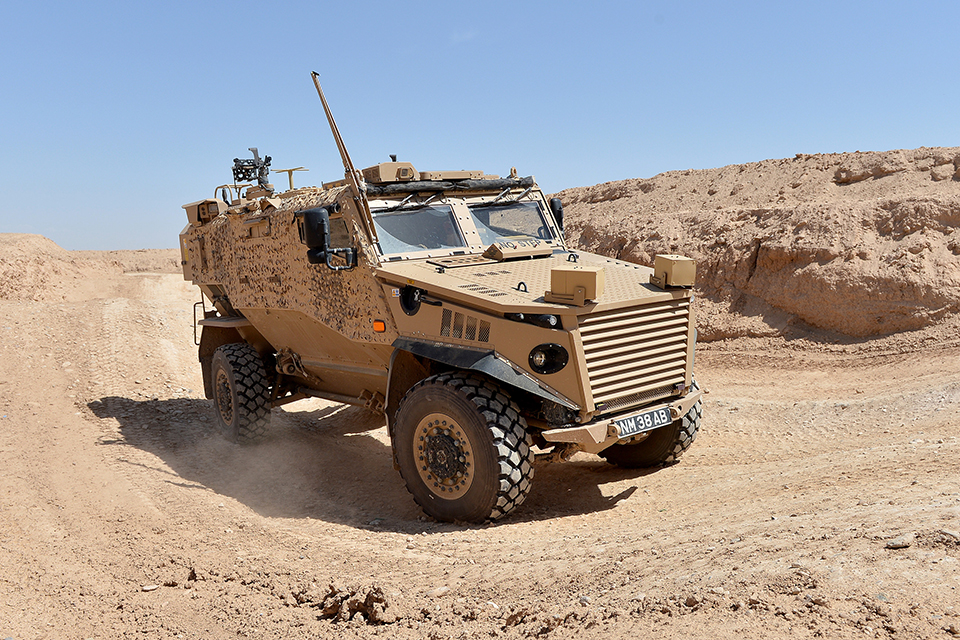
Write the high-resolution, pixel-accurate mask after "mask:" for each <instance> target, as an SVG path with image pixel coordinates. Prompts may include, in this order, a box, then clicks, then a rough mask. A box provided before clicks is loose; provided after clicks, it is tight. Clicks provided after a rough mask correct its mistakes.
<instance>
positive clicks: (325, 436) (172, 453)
mask: <svg viewBox="0 0 960 640" xmlns="http://www.w3.org/2000/svg"><path fill="white" fill-rule="evenodd" d="M88 407H89V408H90V410H91V411H92V412H93V413H94V414H95V415H96V416H97V417H98V418H100V419H102V420H105V419H110V418H112V419H114V420H116V421H117V422H118V423H119V430H120V435H121V437H120V438H115V437H109V436H105V437H103V438H101V440H100V444H101V445H103V446H117V447H124V446H126V447H134V448H136V449H140V450H142V451H146V452H148V453H151V454H153V455H155V456H157V457H158V458H160V459H161V460H162V461H163V462H164V463H165V464H166V465H167V466H168V467H169V468H170V469H171V470H172V471H173V473H174V474H176V477H172V478H171V479H169V480H167V481H168V482H170V483H171V484H174V485H177V486H179V487H187V488H192V489H196V490H201V491H203V490H205V491H212V492H214V493H216V494H219V495H223V496H228V497H231V498H233V499H236V500H237V501H239V502H241V503H242V504H244V505H246V506H247V507H249V508H251V509H253V510H254V511H256V512H257V513H258V514H260V515H262V516H265V517H275V518H312V519H317V520H323V521H327V522H336V523H341V524H347V525H350V526H355V527H358V528H364V529H375V530H395V531H400V532H405V533H406V532H419V531H423V530H425V529H427V528H431V527H435V526H436V524H435V523H434V522H433V521H432V519H430V518H429V517H427V516H424V515H423V512H422V511H421V510H420V508H419V507H418V506H417V505H416V503H415V502H414V501H413V498H412V497H411V496H410V494H409V493H408V492H407V490H406V488H405V486H404V484H403V480H402V478H401V477H400V474H399V473H398V472H397V471H396V470H395V469H394V468H393V455H392V451H391V448H390V446H389V444H388V438H387V434H386V426H385V422H384V420H383V417H382V416H381V415H379V414H375V413H372V412H370V411H367V410H365V409H361V408H358V407H351V406H345V405H344V406H340V405H337V406H327V407H323V408H321V409H317V410H313V411H301V412H287V411H283V410H278V409H275V410H274V411H273V414H272V424H271V430H270V433H269V435H268V436H267V437H266V439H265V440H264V441H263V442H260V443H257V444H253V445H244V446H241V445H236V444H233V443H230V442H228V441H227V440H225V439H224V438H223V437H222V436H221V435H220V433H219V431H218V430H217V427H216V419H215V415H214V409H213V406H212V404H211V403H210V401H208V400H202V399H196V398H174V399H169V400H137V399H132V398H125V397H120V396H108V397H104V398H101V399H100V400H95V401H92V402H90V403H89V404H88ZM122 459H123V458H122V457H121V460H122ZM130 464H137V463H133V462H131V463H130ZM535 469H536V474H535V478H534V481H533V488H532V490H531V492H530V495H529V496H528V497H527V499H526V501H525V502H524V504H523V505H522V506H521V507H520V508H519V509H518V510H517V512H516V513H515V514H512V515H511V516H509V517H507V518H505V519H504V520H503V521H500V522H499V523H498V524H504V525H507V524H509V523H511V522H527V521H537V520H545V519H551V518H556V517H563V516H570V515H579V514H584V513H592V512H597V511H603V510H606V509H611V508H613V507H615V506H616V505H617V504H618V503H619V502H621V501H623V500H625V499H628V498H629V497H630V496H631V495H632V494H633V492H634V491H636V489H637V484H639V481H640V478H641V477H642V476H643V475H646V474H648V473H650V472H651V471H649V470H623V469H618V468H616V467H613V466H611V465H608V464H606V463H604V462H602V461H600V460H584V461H580V460H576V461H572V462H566V463H545V462H538V463H536V465H535ZM631 480H633V481H636V482H637V484H634V485H633V486H630V487H628V488H626V489H623V490H621V491H620V492H619V493H617V494H615V495H612V496H605V495H603V493H602V491H601V485H604V484H609V483H614V482H622V481H631ZM447 526H452V525H447ZM466 526H470V525H466ZM458 528H460V527H458Z"/></svg>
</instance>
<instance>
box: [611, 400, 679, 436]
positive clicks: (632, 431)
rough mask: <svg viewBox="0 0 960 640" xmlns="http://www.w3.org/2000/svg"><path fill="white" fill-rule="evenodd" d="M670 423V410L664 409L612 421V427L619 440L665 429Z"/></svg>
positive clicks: (671, 420)
mask: <svg viewBox="0 0 960 640" xmlns="http://www.w3.org/2000/svg"><path fill="white" fill-rule="evenodd" d="M671 422H673V419H672V418H671V417H670V409H668V408H666V407H664V408H662V409H654V410H653V411H647V412H645V413H641V414H639V415H635V416H629V417H627V418H620V419H619V420H614V421H613V425H614V426H615V427H616V428H617V432H618V433H619V434H620V438H621V439H623V438H629V437H630V436H635V435H637V434H638V433H646V432H647V431H653V430H654V429H659V428H660V427H665V426H667V425H668V424H670V423H671Z"/></svg>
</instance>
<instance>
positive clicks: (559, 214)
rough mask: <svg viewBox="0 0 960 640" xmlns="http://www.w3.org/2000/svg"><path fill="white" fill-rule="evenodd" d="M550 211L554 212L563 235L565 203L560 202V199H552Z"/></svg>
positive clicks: (554, 217)
mask: <svg viewBox="0 0 960 640" xmlns="http://www.w3.org/2000/svg"><path fill="white" fill-rule="evenodd" d="M550 211H552V212H553V219H554V220H556V221H557V226H558V227H560V233H563V203H562V202H560V198H550Z"/></svg>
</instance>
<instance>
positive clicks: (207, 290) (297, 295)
mask: <svg viewBox="0 0 960 640" xmlns="http://www.w3.org/2000/svg"><path fill="white" fill-rule="evenodd" d="M313 78H314V84H315V85H316V89H317V92H318V94H319V96H320V99H321V102H322V104H323V107H324V110H325V112H326V115H327V120H328V123H329V125H330V128H331V131H332V132H333V136H334V139H335V141H336V143H337V146H338V149H339V151H340V154H341V157H342V159H343V163H344V168H345V179H343V180H339V181H336V182H331V183H327V184H323V185H322V186H321V187H303V188H293V180H292V172H293V171H295V170H288V171H289V173H288V178H291V179H290V180H289V183H290V188H289V189H288V190H286V191H282V192H281V191H278V190H277V189H275V188H274V186H273V185H272V184H270V183H269V182H268V176H269V165H270V162H271V158H270V157H269V156H267V157H265V158H260V156H259V153H258V152H257V150H256V149H253V148H251V151H253V156H254V157H253V158H252V159H243V160H241V159H236V160H235V161H234V181H233V183H231V184H227V185H223V186H222V187H218V188H217V189H216V190H214V194H215V195H214V197H211V198H207V199H204V200H200V201H198V202H193V203H191V204H188V205H184V209H186V212H187V218H188V219H189V224H188V225H187V227H186V228H185V229H184V230H183V232H182V233H181V235H180V245H181V252H182V264H183V273H184V277H185V278H186V279H187V280H190V281H192V282H193V283H195V284H196V285H198V286H199V288H200V290H201V292H202V294H203V296H202V300H203V302H201V303H198V305H202V318H200V319H199V321H198V324H199V325H200V330H201V332H200V338H199V341H198V344H199V358H200V366H201V369H202V372H203V383H204V391H205V393H206V396H207V397H208V398H210V399H212V400H213V401H214V404H215V407H216V415H217V419H218V423H219V426H220V429H221V430H222V432H223V433H224V434H225V435H226V436H227V437H228V438H229V439H231V440H233V441H235V442H239V443H250V442H255V441H257V440H259V439H260V438H262V437H263V436H264V435H265V434H266V433H267V429H268V425H269V422H270V412H271V408H273V407H277V406H280V405H283V404H286V403H289V402H294V401H297V400H300V399H303V398H310V397H319V398H326V399H329V400H333V401H336V402H342V403H349V404H353V405H361V406H364V407H367V408H368V409H370V410H372V411H377V412H382V413H383V414H384V415H385V416H386V421H387V425H388V430H389V436H390V440H391V443H392V450H393V458H394V466H395V467H396V468H397V469H398V470H399V471H400V474H401V476H402V477H403V480H404V481H405V483H406V486H407V488H408V489H409V491H410V493H411V494H412V495H413V498H414V499H415V500H416V502H417V503H418V504H419V505H420V506H421V507H422V508H423V510H424V511H425V512H426V513H427V514H429V515H430V516H432V517H434V518H436V519H438V520H442V521H465V522H483V521H486V520H491V519H496V518H500V517H502V516H504V515H506V514H508V513H510V512H511V511H513V510H514V509H515V508H516V507H517V506H519V505H520V504H521V503H522V502H523V500H524V498H526V496H527V494H528V493H529V491H530V487H531V481H532V479H533V475H534V459H535V456H542V457H543V458H545V459H551V458H552V459H555V460H559V459H566V458H569V456H571V455H573V454H574V453H576V452H578V451H585V452H588V453H594V454H599V455H600V456H603V457H604V458H606V459H607V460H608V461H609V462H611V463H613V464H616V465H620V466H623V467H649V466H656V465H662V464H666V463H671V462H674V461H675V460H676V459H677V458H678V457H679V456H680V455H681V454H682V453H683V452H684V451H685V450H686V449H687V448H688V447H689V446H690V444H691V443H692V442H693V440H694V438H696V435H697V431H698V429H699V426H700V417H701V391H700V390H699V389H698V387H697V384H696V382H695V381H694V377H693V362H694V344H695V341H696V330H695V327H694V314H693V308H692V306H691V302H692V295H691V286H692V285H693V282H694V276H695V265H694V263H693V261H692V260H690V259H688V258H684V257H681V256H675V255H668V256H657V257H656V262H655V265H654V267H653V268H650V267H646V266H640V265H635V264H630V263H626V262H621V261H619V260H614V259H611V258H606V257H602V256H597V255H592V254H589V253H586V252H582V251H576V250H574V249H571V248H570V247H568V246H567V245H566V243H565V242H564V236H563V209H562V205H561V203H560V201H559V200H557V199H552V200H550V201H549V202H548V201H547V199H546V198H545V197H544V194H543V193H542V191H541V190H540V188H539V187H538V186H537V184H536V181H535V180H534V178H533V177H520V176H518V175H517V173H516V171H511V172H510V175H509V176H507V177H498V176H494V175H487V174H485V173H483V172H482V171H420V170H418V169H417V168H415V167H414V166H413V165H412V164H411V163H408V162H401V161H397V160H396V158H395V157H394V158H392V161H391V162H384V163H380V164H377V165H374V166H372V167H369V168H366V169H363V170H362V171H359V170H356V169H355V168H354V165H353V163H352V161H351V160H350V157H349V154H348V153H347V151H346V148H345V146H344V144H343V140H342V139H341V137H340V133H339V131H338V129H337V126H336V123H335V122H334V119H333V116H332V114H331V112H330V108H329V106H328V105H327V101H326V99H325V97H324V95H323V91H322V89H321V88H320V84H319V81H318V77H317V76H316V74H314V77H313ZM218 192H219V193H218ZM198 311H199V309H198ZM195 315H200V314H199V313H198V314H195Z"/></svg>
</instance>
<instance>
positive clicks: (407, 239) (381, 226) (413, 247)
mask: <svg viewBox="0 0 960 640" xmlns="http://www.w3.org/2000/svg"><path fill="white" fill-rule="evenodd" d="M372 213H373V225H374V227H375V228H376V230H377V237H378V238H379V240H380V250H381V251H382V252H383V253H384V254H390V253H404V252H411V251H423V250H426V249H456V248H459V247H466V243H465V242H464V240H463V235H462V234H461V233H460V229H459V228H458V227H457V224H456V221H455V219H454V216H453V210H452V209H451V208H450V207H449V206H447V205H438V206H428V207H417V208H410V209H399V210H392V211H391V210H382V211H373V212H372Z"/></svg>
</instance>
